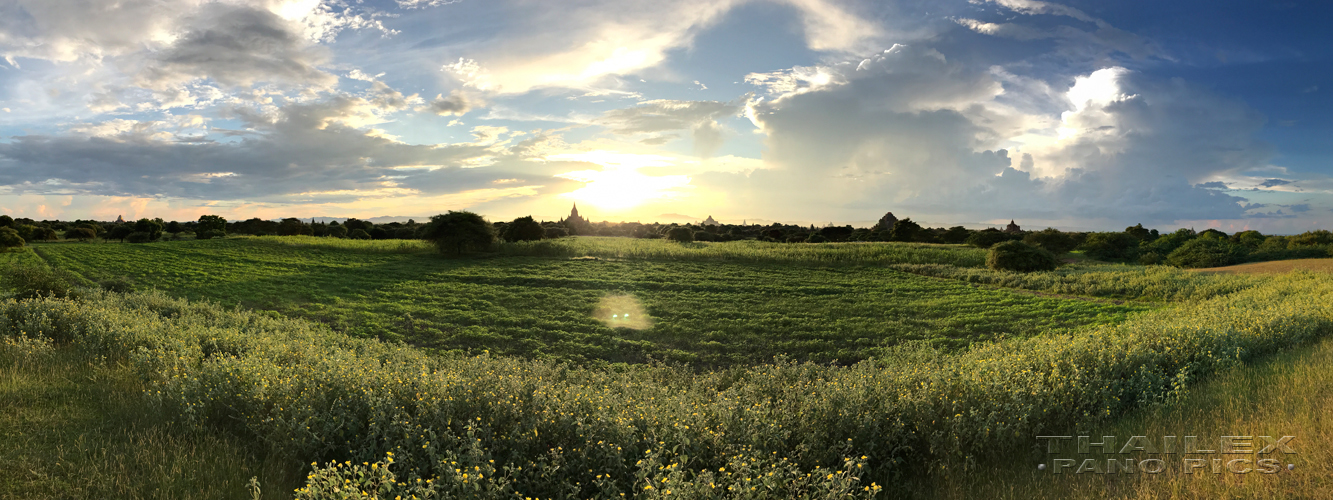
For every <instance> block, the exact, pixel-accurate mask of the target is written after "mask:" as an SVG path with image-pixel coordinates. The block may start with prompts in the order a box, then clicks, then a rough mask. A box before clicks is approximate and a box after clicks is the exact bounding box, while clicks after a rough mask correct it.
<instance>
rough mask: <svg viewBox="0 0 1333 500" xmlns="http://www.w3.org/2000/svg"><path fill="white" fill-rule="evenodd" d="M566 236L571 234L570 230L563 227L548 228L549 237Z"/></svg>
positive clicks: (547, 234) (547, 236) (547, 235)
mask: <svg viewBox="0 0 1333 500" xmlns="http://www.w3.org/2000/svg"><path fill="white" fill-rule="evenodd" d="M566 236H569V231H565V228H563V227H548V228H546V238H548V239H555V238H564V237H566Z"/></svg>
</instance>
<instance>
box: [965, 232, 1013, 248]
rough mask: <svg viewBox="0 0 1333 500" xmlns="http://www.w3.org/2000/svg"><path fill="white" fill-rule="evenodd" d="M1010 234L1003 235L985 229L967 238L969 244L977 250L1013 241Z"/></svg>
mask: <svg viewBox="0 0 1333 500" xmlns="http://www.w3.org/2000/svg"><path fill="white" fill-rule="evenodd" d="M1012 239H1013V238H1012V237H1010V236H1009V235H1008V234H1005V233H1002V232H1000V231H999V230H996V229H985V230H981V231H977V232H975V233H972V235H971V236H968V237H967V240H966V242H967V244H968V245H972V246H974V247H977V248H990V247H993V246H995V244H996V243H1000V242H1004V241H1009V240H1012Z"/></svg>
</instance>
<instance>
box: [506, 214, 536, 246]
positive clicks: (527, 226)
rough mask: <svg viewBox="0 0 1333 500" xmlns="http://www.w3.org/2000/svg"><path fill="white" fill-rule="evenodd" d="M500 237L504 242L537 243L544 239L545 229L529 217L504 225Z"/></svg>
mask: <svg viewBox="0 0 1333 500" xmlns="http://www.w3.org/2000/svg"><path fill="white" fill-rule="evenodd" d="M500 235H501V237H502V238H504V240H505V241H537V240H540V239H542V238H544V237H546V228H544V227H542V225H541V223H538V222H537V221H536V220H533V218H532V216H531V215H529V216H527V217H519V218H517V219H514V221H513V222H510V223H509V224H507V225H505V228H504V231H503V232H501V233H500Z"/></svg>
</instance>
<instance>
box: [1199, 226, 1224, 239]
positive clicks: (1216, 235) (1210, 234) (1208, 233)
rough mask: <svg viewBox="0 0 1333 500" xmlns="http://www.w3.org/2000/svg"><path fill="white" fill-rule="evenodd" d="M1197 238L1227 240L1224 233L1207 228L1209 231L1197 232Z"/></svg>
mask: <svg viewBox="0 0 1333 500" xmlns="http://www.w3.org/2000/svg"><path fill="white" fill-rule="evenodd" d="M1199 237H1200V238H1220V239H1224V240H1225V239H1227V233H1224V232H1222V231H1218V230H1216V229H1212V228H1209V229H1204V230H1203V231H1199Z"/></svg>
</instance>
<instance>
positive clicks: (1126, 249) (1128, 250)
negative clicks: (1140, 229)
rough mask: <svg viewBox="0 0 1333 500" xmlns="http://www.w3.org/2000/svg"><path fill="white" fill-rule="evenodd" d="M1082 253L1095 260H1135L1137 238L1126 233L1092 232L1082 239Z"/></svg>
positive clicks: (1137, 246) (1137, 250)
mask: <svg viewBox="0 0 1333 500" xmlns="http://www.w3.org/2000/svg"><path fill="white" fill-rule="evenodd" d="M1083 254H1084V255H1087V256H1088V257H1092V258H1094V259H1097V260H1111V261H1126V260H1136V259H1138V257H1139V239H1138V238H1135V237H1134V236H1133V235H1131V234H1128V233H1092V234H1089V235H1088V239H1087V240H1084V241H1083Z"/></svg>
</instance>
